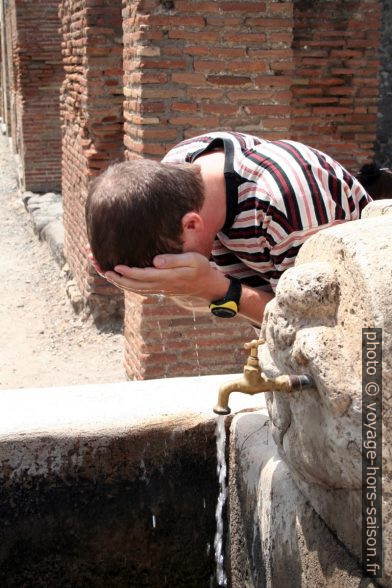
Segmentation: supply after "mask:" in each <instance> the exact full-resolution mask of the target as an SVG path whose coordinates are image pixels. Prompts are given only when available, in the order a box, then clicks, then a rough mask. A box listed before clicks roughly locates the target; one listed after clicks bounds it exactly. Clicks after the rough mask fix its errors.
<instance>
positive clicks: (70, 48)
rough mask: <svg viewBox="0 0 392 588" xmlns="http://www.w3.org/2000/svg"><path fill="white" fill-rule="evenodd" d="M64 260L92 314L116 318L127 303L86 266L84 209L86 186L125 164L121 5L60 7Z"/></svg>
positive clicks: (104, 1)
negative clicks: (120, 162) (116, 163)
mask: <svg viewBox="0 0 392 588" xmlns="http://www.w3.org/2000/svg"><path fill="white" fill-rule="evenodd" d="M60 18H61V22H62V24H61V30H62V35H63V44H62V47H63V61H64V68H65V80H64V83H63V86H62V89H61V117H62V135H63V138H62V142H63V160H62V168H63V176H62V192H63V201H64V229H65V253H66V257H67V261H68V263H69V265H70V269H71V272H72V273H73V276H74V278H75V279H76V282H77V285H78V287H79V289H80V291H81V292H82V294H83V297H84V299H85V300H87V301H88V303H89V304H90V306H91V307H92V308H93V310H94V311H95V312H97V313H100V314H102V313H103V312H110V313H115V312H117V311H118V310H119V309H120V310H121V308H122V307H123V297H122V295H121V293H120V291H119V290H118V289H117V288H113V287H111V286H110V285H109V284H108V283H107V282H106V281H105V280H103V279H102V278H100V277H99V276H97V275H96V274H95V273H94V272H93V271H92V269H91V268H90V267H88V264H87V261H86V254H85V244H86V242H87V236H86V228H85V220H84V205H85V201H86V198H87V193H88V188H89V183H90V180H91V178H92V177H94V176H96V175H98V174H99V173H100V172H101V171H103V169H105V168H106V167H107V166H108V165H109V163H110V162H111V161H112V160H118V159H122V158H123V115H122V102H123V93H122V74H123V70H122V20H121V0H62V2H60Z"/></svg>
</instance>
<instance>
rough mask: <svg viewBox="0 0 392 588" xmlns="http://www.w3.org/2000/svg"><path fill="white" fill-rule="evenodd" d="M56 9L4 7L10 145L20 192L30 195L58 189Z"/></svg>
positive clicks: (40, 1) (20, 2)
mask: <svg viewBox="0 0 392 588" xmlns="http://www.w3.org/2000/svg"><path fill="white" fill-rule="evenodd" d="M57 9H58V3H57V0H34V2H33V1H32V0H11V1H10V2H9V3H8V5H7V8H6V27H7V45H8V47H7V49H8V57H9V70H10V71H9V74H10V76H9V78H10V102H11V104H10V108H11V132H12V137H13V145H14V149H15V150H16V151H17V153H18V154H19V156H20V164H21V178H20V179H21V184H22V188H24V189H27V190H32V191H35V192H40V191H48V190H56V189H57V190H58V189H59V187H60V175H61V166H60V159H61V157H60V154H61V139H60V121H59V88H60V84H61V80H62V77H63V70H62V65H61V54H60V36H59V34H58V27H59V21H58V15H57Z"/></svg>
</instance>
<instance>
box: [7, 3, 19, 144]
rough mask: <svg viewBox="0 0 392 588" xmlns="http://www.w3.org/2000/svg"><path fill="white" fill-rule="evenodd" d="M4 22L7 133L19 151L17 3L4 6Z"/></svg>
mask: <svg viewBox="0 0 392 588" xmlns="http://www.w3.org/2000/svg"><path fill="white" fill-rule="evenodd" d="M4 21H5V46H6V52H5V59H6V63H5V68H6V75H7V81H8V87H7V96H8V104H7V113H6V114H7V118H6V122H7V133H8V135H9V136H10V137H11V139H12V148H13V151H14V152H15V153H16V151H17V147H16V146H17V132H16V129H17V124H16V112H17V110H16V102H17V86H16V79H17V77H16V68H14V60H13V57H14V46H15V45H16V15H15V3H14V2H8V4H5V5H4Z"/></svg>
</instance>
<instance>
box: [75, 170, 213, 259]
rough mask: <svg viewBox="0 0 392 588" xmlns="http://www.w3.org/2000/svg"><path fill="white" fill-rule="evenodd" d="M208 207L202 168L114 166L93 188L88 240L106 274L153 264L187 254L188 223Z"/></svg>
mask: <svg viewBox="0 0 392 588" xmlns="http://www.w3.org/2000/svg"><path fill="white" fill-rule="evenodd" d="M203 202H204V190H203V182H202V178H201V175H200V169H199V168H198V167H197V166H195V165H192V164H180V165H174V164H170V163H159V162H157V161H153V160H148V159H135V160H132V161H128V162H123V163H116V164H114V165H111V166H110V167H109V168H108V169H107V170H106V171H104V172H103V173H102V174H101V175H100V176H99V177H98V178H96V179H95V180H94V181H93V183H92V185H91V188H90V191H89V195H88V198H87V202H86V224H87V235H88V240H89V243H90V247H91V250H92V253H93V255H94V257H95V259H96V260H97V262H98V263H99V265H100V266H101V268H102V269H103V270H104V271H107V270H111V269H113V268H114V266H116V265H118V264H123V265H129V266H133V267H146V266H150V265H152V260H153V258H154V257H155V255H158V254H160V253H181V252H182V250H183V240H182V233H183V227H182V219H183V218H184V216H185V215H186V214H187V213H189V212H191V211H199V210H200V209H201V207H202V205H203Z"/></svg>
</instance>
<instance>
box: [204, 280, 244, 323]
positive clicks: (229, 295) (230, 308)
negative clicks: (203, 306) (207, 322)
mask: <svg viewBox="0 0 392 588" xmlns="http://www.w3.org/2000/svg"><path fill="white" fill-rule="evenodd" d="M241 289H242V288H241V282H240V281H239V280H237V279H236V278H230V286H229V289H228V290H227V292H226V294H225V296H224V297H223V298H220V299H219V300H213V301H212V302H211V304H210V306H209V309H210V311H211V312H212V314H214V315H215V316H219V317H220V318H232V317H233V316H235V315H236V314H237V312H238V311H239V308H240V298H241Z"/></svg>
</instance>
